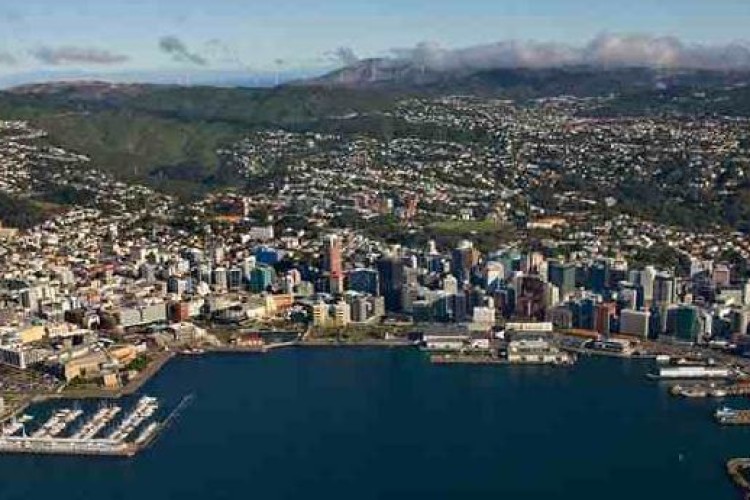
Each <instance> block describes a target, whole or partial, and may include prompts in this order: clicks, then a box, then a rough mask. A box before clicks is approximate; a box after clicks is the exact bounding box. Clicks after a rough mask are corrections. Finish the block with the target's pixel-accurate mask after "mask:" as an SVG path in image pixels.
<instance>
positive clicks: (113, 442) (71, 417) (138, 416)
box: [0, 396, 191, 457]
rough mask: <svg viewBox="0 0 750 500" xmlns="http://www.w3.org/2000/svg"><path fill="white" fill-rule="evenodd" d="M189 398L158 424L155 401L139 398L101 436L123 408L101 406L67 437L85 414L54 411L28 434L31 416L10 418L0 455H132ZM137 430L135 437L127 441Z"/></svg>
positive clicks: (76, 409) (5, 429)
mask: <svg viewBox="0 0 750 500" xmlns="http://www.w3.org/2000/svg"><path fill="white" fill-rule="evenodd" d="M190 399H191V397H186V398H183V401H182V402H181V403H180V405H179V406H178V407H177V408H176V409H175V410H174V411H173V412H172V414H171V415H170V416H169V417H168V418H167V419H166V420H165V421H164V422H159V421H155V420H152V419H153V417H154V416H155V415H156V413H157V411H158V410H159V401H158V399H157V398H154V397H151V396H142V397H141V398H140V399H138V401H137V402H136V404H135V406H134V407H133V409H132V410H131V411H130V412H129V413H127V414H126V415H125V417H124V418H123V419H122V420H121V421H120V422H119V423H118V424H117V425H116V426H115V427H114V429H113V430H112V431H111V432H109V433H108V434H107V435H106V436H104V437H98V436H100V435H101V434H102V433H103V432H104V431H105V429H106V428H107V427H110V426H111V425H112V423H113V422H114V421H115V419H116V418H117V417H118V415H119V414H120V413H121V412H122V407H120V406H115V405H105V406H102V407H101V408H99V410H98V411H96V413H94V415H93V416H91V418H90V419H89V420H87V421H86V422H84V423H83V424H82V425H81V427H80V428H79V429H78V430H76V431H75V432H73V433H72V434H70V435H68V436H65V433H66V431H67V429H68V427H69V426H70V425H71V424H72V423H73V422H75V421H76V420H78V419H79V418H80V417H81V416H83V415H84V411H83V410H82V409H80V408H62V409H58V410H55V411H54V413H53V414H52V416H50V417H49V419H48V420H47V421H45V422H44V424H42V425H41V426H40V427H39V428H38V429H36V430H35V431H33V432H32V433H31V435H27V432H26V423H28V422H29V421H30V420H31V417H28V416H24V417H21V418H20V419H13V420H11V421H10V422H9V423H7V424H6V425H5V426H4V427H3V432H2V436H1V437H0V453H30V454H63V455H110V456H124V457H129V456H133V455H135V454H136V453H138V452H139V451H141V450H142V449H144V448H145V447H147V446H148V445H149V444H150V442H151V441H152V440H153V439H154V438H155V437H156V436H157V434H158V432H159V430H160V429H162V428H163V427H164V423H165V422H167V421H169V420H171V419H173V418H174V416H175V414H176V413H177V412H178V411H179V410H180V409H181V408H182V407H184V405H185V404H187V403H186V401H189V400H190ZM139 430H140V432H138V434H137V436H136V437H135V438H133V439H130V438H131V437H132V436H133V435H135V433H136V432H137V431H139ZM19 432H20V433H21V434H20V435H18V433H19Z"/></svg>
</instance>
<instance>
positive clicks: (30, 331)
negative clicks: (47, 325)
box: [18, 325, 46, 344]
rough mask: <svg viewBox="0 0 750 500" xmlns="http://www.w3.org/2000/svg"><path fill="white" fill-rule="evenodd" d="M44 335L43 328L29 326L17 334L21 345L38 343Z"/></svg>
mask: <svg viewBox="0 0 750 500" xmlns="http://www.w3.org/2000/svg"><path fill="white" fill-rule="evenodd" d="M45 335H46V331H45V329H44V327H43V326H41V325H37V326H29V327H27V328H24V329H23V330H21V331H19V332H18V336H19V337H20V339H21V342H22V343H23V344H31V343H34V342H39V341H40V340H42V339H43V338H44V337H45Z"/></svg>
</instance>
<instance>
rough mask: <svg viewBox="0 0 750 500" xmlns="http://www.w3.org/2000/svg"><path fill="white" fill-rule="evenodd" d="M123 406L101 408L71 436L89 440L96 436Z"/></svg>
mask: <svg viewBox="0 0 750 500" xmlns="http://www.w3.org/2000/svg"><path fill="white" fill-rule="evenodd" d="M121 410H122V408H120V407H119V406H113V407H105V408H101V409H100V410H99V411H97V412H96V414H94V416H93V417H91V420H89V421H88V422H86V423H85V424H84V425H83V427H81V429H80V430H78V432H76V433H75V434H73V436H71V437H72V438H73V439H83V440H88V439H92V438H94V437H95V436H96V435H97V434H99V432H100V431H101V430H102V429H104V428H105V427H106V426H107V425H108V424H109V423H110V422H111V421H112V420H113V419H114V418H115V417H116V416H117V414H118V413H120V411H121Z"/></svg>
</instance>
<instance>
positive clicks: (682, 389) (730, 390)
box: [669, 382, 750, 398]
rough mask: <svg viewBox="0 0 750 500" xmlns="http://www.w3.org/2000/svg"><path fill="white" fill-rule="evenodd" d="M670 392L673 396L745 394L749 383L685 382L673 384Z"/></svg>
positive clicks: (703, 396) (719, 396)
mask: <svg viewBox="0 0 750 500" xmlns="http://www.w3.org/2000/svg"><path fill="white" fill-rule="evenodd" d="M669 392H670V394H672V395H673V396H681V397H684V398H709V397H712V398H723V397H726V396H747V395H750V384H748V383H745V382H743V383H737V384H727V385H716V384H713V383H710V384H701V383H696V384H687V385H680V384H676V385H673V386H672V387H671V388H670V390H669Z"/></svg>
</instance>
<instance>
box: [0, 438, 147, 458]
mask: <svg viewBox="0 0 750 500" xmlns="http://www.w3.org/2000/svg"><path fill="white" fill-rule="evenodd" d="M140 449H141V447H140V446H137V445H134V444H132V443H121V442H117V441H112V440H108V439H72V438H33V437H6V438H3V439H0V453H25V454H33V455H96V456H119V457H132V456H133V455H135V454H136V453H138V451H139V450H140Z"/></svg>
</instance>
